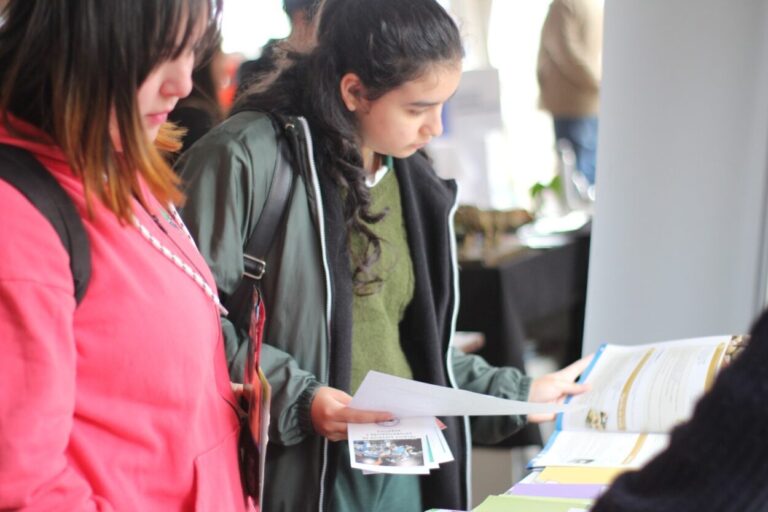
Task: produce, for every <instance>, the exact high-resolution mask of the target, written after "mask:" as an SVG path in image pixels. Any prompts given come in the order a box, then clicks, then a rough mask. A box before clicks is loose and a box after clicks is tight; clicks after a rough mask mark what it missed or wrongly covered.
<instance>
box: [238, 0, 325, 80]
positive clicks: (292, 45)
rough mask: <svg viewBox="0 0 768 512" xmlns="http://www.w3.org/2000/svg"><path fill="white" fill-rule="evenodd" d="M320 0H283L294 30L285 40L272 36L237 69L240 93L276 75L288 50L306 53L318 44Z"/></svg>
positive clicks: (289, 51) (284, 8)
mask: <svg viewBox="0 0 768 512" xmlns="http://www.w3.org/2000/svg"><path fill="white" fill-rule="evenodd" d="M320 2H321V0H283V10H284V11H285V14H287V15H288V19H289V21H290V24H291V33H290V34H288V37H286V38H284V39H270V40H269V41H268V42H267V44H266V45H264V47H263V48H262V50H261V55H260V56H259V58H257V59H254V60H248V61H245V62H243V63H242V64H241V65H240V69H239V70H238V72H237V82H238V86H237V91H238V92H237V95H240V94H241V93H242V92H243V91H245V90H246V89H248V88H249V87H251V86H253V85H254V84H256V83H259V82H263V81H264V80H266V79H268V78H269V77H274V76H275V75H276V74H277V73H278V71H279V68H280V67H281V63H282V62H285V57H286V55H287V54H288V53H291V52H296V53H306V52H307V51H309V50H310V49H311V48H312V46H313V45H314V44H315V28H316V26H315V14H316V13H317V10H318V6H319V4H320Z"/></svg>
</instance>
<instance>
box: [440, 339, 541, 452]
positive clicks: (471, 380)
mask: <svg viewBox="0 0 768 512" xmlns="http://www.w3.org/2000/svg"><path fill="white" fill-rule="evenodd" d="M451 361H452V365H453V372H454V376H455V378H456V383H457V385H458V386H459V387H460V388H461V389H466V390H467V391H472V392H475V393H482V394H484V395H493V396H497V397H501V398H507V399H510V400H527V399H528V393H529V392H530V388H531V381H532V379H531V378H530V377H527V376H525V375H524V374H523V372H521V371H520V370H518V369H517V368H512V367H505V368H496V367H494V366H491V365H490V364H488V362H486V361H485V359H483V358H482V357H480V356H477V355H475V354H464V353H463V352H461V351H460V350H457V349H455V348H454V349H451ZM525 421H526V420H525V416H483V417H476V418H473V419H472V439H473V440H474V441H475V442H477V443H480V444H494V443H498V442H499V441H501V440H502V439H505V438H507V437H509V436H510V435H512V434H514V433H515V432H517V431H518V430H520V429H521V428H522V427H523V426H524V425H525Z"/></svg>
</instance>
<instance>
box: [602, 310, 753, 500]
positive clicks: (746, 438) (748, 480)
mask: <svg viewBox="0 0 768 512" xmlns="http://www.w3.org/2000/svg"><path fill="white" fill-rule="evenodd" d="M767 367H768V311H766V312H764V313H763V314H762V316H761V317H760V318H759V319H758V321H757V322H756V323H755V325H754V327H753V329H752V335H751V339H750V341H749V343H748V345H747V347H746V349H744V352H743V353H742V354H741V355H739V356H738V357H737V358H736V359H735V361H734V362H733V363H732V364H731V365H730V366H728V367H727V368H725V369H724V370H723V371H722V372H721V373H720V375H719V376H718V378H717V380H716V381H715V384H714V386H713V387H712V389H711V390H710V391H709V393H707V394H706V395H705V396H704V397H703V398H702V399H701V400H700V401H699V403H698V404H697V406H696V409H695V411H694V414H693V417H692V418H691V420H690V421H688V422H686V423H685V424H683V425H681V426H679V427H677V428H676V429H675V430H674V431H673V432H672V436H671V440H670V444H669V447H667V449H666V450H665V451H664V452H662V453H661V454H659V455H658V456H657V457H656V458H655V459H653V460H652V461H651V462H649V463H648V464H647V465H646V466H645V467H644V468H642V469H640V470H639V471H633V472H631V473H626V474H624V475H622V476H621V477H619V478H618V479H617V480H616V481H615V482H614V484H613V485H612V486H611V487H610V488H609V489H608V490H607V491H606V492H605V494H604V495H603V496H602V497H601V498H600V500H598V502H597V503H596V504H595V506H594V508H593V509H592V511H593V512H646V511H647V512H686V511H691V512H693V511H695V512H705V511H717V512H757V511H766V510H768V484H766V482H768V405H766V397H768V371H766V368H767Z"/></svg>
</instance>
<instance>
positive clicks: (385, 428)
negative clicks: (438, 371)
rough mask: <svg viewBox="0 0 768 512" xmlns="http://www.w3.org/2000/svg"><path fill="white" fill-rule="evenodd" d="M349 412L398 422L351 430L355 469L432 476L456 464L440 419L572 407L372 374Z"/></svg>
mask: <svg viewBox="0 0 768 512" xmlns="http://www.w3.org/2000/svg"><path fill="white" fill-rule="evenodd" d="M349 406H350V407H352V408H355V409H362V410H368V411H385V412H390V413H392V414H393V415H394V416H395V417H396V419H394V420H392V421H391V422H386V423H379V424H370V423H364V424H353V423H350V424H349V426H348V429H347V431H348V438H349V456H350V461H351V464H352V467H353V468H358V469H361V470H363V471H365V472H376V473H396V474H427V473H429V471H430V470H431V469H436V468H437V467H438V466H439V465H440V464H442V463H444V462H449V461H452V460H453V454H451V450H450V449H449V448H448V443H447V442H446V441H445V437H443V434H442V432H441V430H440V428H439V427H438V421H437V416H489V415H511V414H514V415H526V414H534V413H553V412H562V411H565V410H568V409H569V408H570V406H567V405H557V404H533V403H528V402H519V401H515V400H506V399H503V398H497V397H492V396H487V395H483V394H479V393H472V392H470V391H465V390H461V389H452V388H447V387H443V386H435V385H432V384H425V383H423V382H416V381H412V380H408V379H403V378H400V377H394V376H392V375H387V374H384V373H379V372H368V375H366V377H365V380H363V383H362V384H361V385H360V388H359V389H358V390H357V393H355V396H354V397H353V398H352V401H351V402H350V404H349Z"/></svg>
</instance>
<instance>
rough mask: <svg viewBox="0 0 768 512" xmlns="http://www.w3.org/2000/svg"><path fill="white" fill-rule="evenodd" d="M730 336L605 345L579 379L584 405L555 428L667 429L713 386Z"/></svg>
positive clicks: (687, 414) (580, 399) (563, 417)
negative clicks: (587, 386)
mask: <svg viewBox="0 0 768 512" xmlns="http://www.w3.org/2000/svg"><path fill="white" fill-rule="evenodd" d="M730 339H731V337H730V336H712V337H707V338H694V339H688V340H680V341H672V342H665V343H654V344H648V345H637V346H632V347H624V346H616V345H605V346H604V347H601V350H600V351H599V352H598V355H597V356H596V358H595V361H594V362H593V364H592V365H591V366H590V368H589V369H588V370H587V372H585V375H584V376H583V377H582V379H581V381H582V382H588V383H590V384H591V385H592V390H591V391H590V392H588V393H585V394H583V395H578V396H575V397H573V398H572V399H571V400H570V403H572V404H582V405H586V406H587V407H586V408H575V409H573V410H571V411H568V412H566V413H564V414H562V415H561V417H560V418H559V419H558V430H564V431H583V430H594V431H599V432H601V431H608V432H610V431H613V432H634V433H666V432H669V431H670V430H671V429H672V427H674V426H675V425H676V424H678V423H680V422H682V421H684V420H686V419H687V418H689V417H690V416H691V414H692V412H693V408H694V406H695V404H696V401H697V400H698V399H699V397H700V396H701V395H702V394H703V393H704V392H705V391H706V390H707V389H708V388H709V387H710V386H711V385H712V382H713V381H714V378H715V375H716V374H717V371H718V369H719V367H720V365H721V363H722V360H723V355H724V354H725V352H726V348H727V346H728V343H729V341H730Z"/></svg>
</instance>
